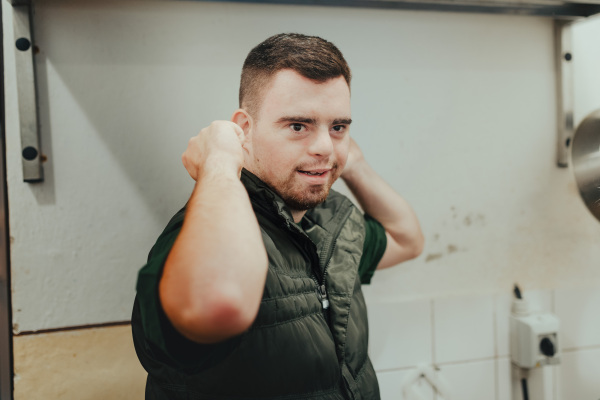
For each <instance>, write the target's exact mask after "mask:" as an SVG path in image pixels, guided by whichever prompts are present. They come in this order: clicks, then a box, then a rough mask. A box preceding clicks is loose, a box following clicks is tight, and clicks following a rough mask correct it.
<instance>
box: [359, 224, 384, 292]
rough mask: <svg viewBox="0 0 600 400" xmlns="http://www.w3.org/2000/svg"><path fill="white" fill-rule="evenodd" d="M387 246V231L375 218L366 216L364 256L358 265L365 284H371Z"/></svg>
mask: <svg viewBox="0 0 600 400" xmlns="http://www.w3.org/2000/svg"><path fill="white" fill-rule="evenodd" d="M386 246H387V237H386V236H385V229H384V228H383V225H381V224H380V223H379V221H377V220H376V219H374V218H373V217H371V216H369V215H367V214H365V244H364V246H363V254H362V257H361V259H360V264H359V265H358V274H359V275H360V281H361V283H363V284H369V283H371V278H372V277H373V274H374V273H375V269H377V265H378V264H379V261H381V258H382V257H383V253H384V252H385V248H386Z"/></svg>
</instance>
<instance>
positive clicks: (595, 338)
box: [555, 288, 600, 398]
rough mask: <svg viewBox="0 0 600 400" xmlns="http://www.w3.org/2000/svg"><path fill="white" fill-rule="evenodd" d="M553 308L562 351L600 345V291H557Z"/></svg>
mask: <svg viewBox="0 0 600 400" xmlns="http://www.w3.org/2000/svg"><path fill="white" fill-rule="evenodd" d="M555 306H556V315H557V316H558V318H559V319H560V339H559V340H560V343H561V348H562V349H563V350H564V349H573V348H580V347H584V346H598V345H600V318H598V310H599V309H600V289H595V288H594V289H591V288H579V289H557V290H556V292H555ZM598 397H599V398H600V394H599V395H598Z"/></svg>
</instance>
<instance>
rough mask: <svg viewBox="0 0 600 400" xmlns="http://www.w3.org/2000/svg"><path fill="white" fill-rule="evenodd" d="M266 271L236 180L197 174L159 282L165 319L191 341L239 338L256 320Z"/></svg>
mask: <svg viewBox="0 0 600 400" xmlns="http://www.w3.org/2000/svg"><path fill="white" fill-rule="evenodd" d="M266 271H267V256H266V252H265V248H264V245H263V242H262V238H261V234H260V229H259V227H258V223H257V221H256V217H255V216H254V213H253V210H252V207H251V204H250V200H249V198H248V194H247V192H246V190H245V188H244V187H243V185H242V183H241V182H240V180H239V178H238V176H237V175H236V174H234V173H230V172H229V171H216V172H210V173H201V174H200V175H199V176H198V180H197V183H196V187H195V189H194V193H193V194H192V197H191V198H190V201H189V202H188V205H187V210H186V216H185V220H184V224H183V227H182V229H181V232H180V234H179V236H178V238H177V240H176V241H175V244H174V245H173V248H172V250H171V252H170V254H169V257H168V258H167V261H166V263H165V268H164V272H163V276H162V279H161V282H160V291H159V293H160V299H161V303H162V306H163V309H164V310H165V312H166V314H167V316H168V317H169V319H170V320H171V322H172V323H173V325H174V326H175V327H176V328H177V329H178V330H179V331H180V332H181V333H182V334H183V335H184V336H187V337H188V338H190V339H192V340H195V341H199V342H207V343H208V342H216V341H220V340H223V339H226V338H227V337H230V336H233V335H235V334H239V333H241V332H242V331H244V330H245V329H246V328H247V327H248V326H249V325H250V324H251V323H252V321H253V320H254V318H255V316H256V313H257V311H258V306H259V305H260V300H261V297H262V291H263V288H264V282H265V276H266Z"/></svg>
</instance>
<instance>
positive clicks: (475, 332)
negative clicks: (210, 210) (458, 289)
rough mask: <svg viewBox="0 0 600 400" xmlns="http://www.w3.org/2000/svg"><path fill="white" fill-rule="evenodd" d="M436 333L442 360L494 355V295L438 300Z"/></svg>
mask: <svg viewBox="0 0 600 400" xmlns="http://www.w3.org/2000/svg"><path fill="white" fill-rule="evenodd" d="M433 335H434V343H435V344H434V346H435V347H434V358H435V362H436V363H438V364H439V363H446V362H457V361H469V360H476V359H481V358H490V357H493V356H494V301H493V297H492V296H484V297H482V296H478V297H458V298H446V299H437V300H435V301H434V323H433Z"/></svg>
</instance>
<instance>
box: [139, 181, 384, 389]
mask: <svg viewBox="0 0 600 400" xmlns="http://www.w3.org/2000/svg"><path fill="white" fill-rule="evenodd" d="M242 181H243V183H244V185H245V186H246V188H247V190H248V192H249V194H250V197H251V200H252V205H253V207H254V211H255V213H256V216H257V218H258V221H259V224H260V227H261V230H262V236H263V240H264V243H265V246H266V249H267V252H268V255H269V270H268V273H267V279H266V284H265V290H264V294H263V299H262V302H261V305H260V309H259V312H258V316H257V318H256V320H255V322H254V324H253V325H252V327H251V328H250V329H249V330H248V331H247V332H245V333H244V334H243V335H241V336H240V337H239V338H237V339H236V340H235V346H234V349H233V350H231V351H228V352H227V354H226V355H225V356H223V357H222V358H221V359H220V360H219V362H218V363H216V365H212V366H211V367H210V368H205V369H203V370H202V371H201V372H199V373H189V372H187V373H186V372H180V371H176V370H175V369H173V368H171V367H169V366H167V365H159V363H157V362H156V360H151V359H149V358H148V357H149V356H148V354H138V356H139V357H140V360H141V362H142V364H143V365H144V367H145V368H146V369H147V370H148V371H149V375H148V382H147V387H146V398H147V399H161V400H163V399H169V400H175V399H186V400H192V399H194V400H196V399H198V400H200V399H256V400H258V399H265V400H266V399H286V400H292V399H321V400H342V399H356V400H359V399H369V400H377V399H379V398H380V397H379V388H378V385H377V378H376V376H375V371H374V369H373V366H372V364H371V361H370V360H369V357H368V355H367V344H368V326H367V311H366V307H365V301H364V298H363V295H362V291H361V283H360V278H359V276H358V265H359V261H360V258H361V254H362V249H363V243H364V236H365V228H364V222H363V216H362V213H361V212H360V211H359V210H358V209H357V208H356V207H355V206H354V205H352V203H351V202H350V200H348V199H347V198H346V197H344V196H342V195H341V194H338V193H336V192H334V191H331V193H330V195H329V197H328V198H327V200H326V201H325V202H324V203H323V204H321V205H319V206H318V207H316V208H315V209H313V210H310V211H309V212H308V213H307V214H306V216H305V217H304V219H303V221H302V228H300V227H299V226H297V225H296V224H294V222H293V220H292V218H291V214H290V212H289V210H288V208H287V207H286V206H285V204H284V203H283V201H282V200H281V198H280V197H279V196H277V195H275V194H274V193H273V192H272V191H271V190H270V189H269V188H268V187H267V186H266V185H264V184H263V183H262V182H261V181H260V180H259V179H257V178H256V177H255V176H253V175H251V174H249V173H247V172H246V171H244V172H243V174H242ZM134 315H135V312H134ZM134 328H135V327H134ZM134 330H135V329H134ZM134 337H135V332H134ZM136 347H139V343H136ZM138 353H140V351H139V350H138Z"/></svg>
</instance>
